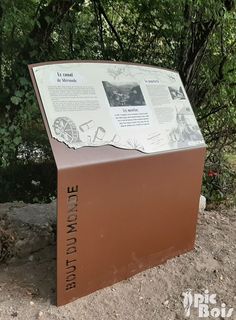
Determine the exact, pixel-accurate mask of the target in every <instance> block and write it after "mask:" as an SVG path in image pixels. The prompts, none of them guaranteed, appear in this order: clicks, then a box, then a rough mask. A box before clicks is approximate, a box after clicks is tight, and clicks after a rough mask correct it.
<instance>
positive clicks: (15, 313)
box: [0, 204, 236, 320]
mask: <svg viewBox="0 0 236 320" xmlns="http://www.w3.org/2000/svg"><path fill="white" fill-rule="evenodd" d="M28 206H31V207H27V205H24V204H14V205H12V204H1V205H0V222H1V221H2V224H0V226H1V227H2V229H4V226H5V229H6V227H8V230H9V232H10V233H11V232H12V233H13V234H14V228H16V224H17V226H18V230H17V231H15V234H14V237H13V238H14V239H15V240H14V239H13V244H14V245H13V246H12V247H10V246H9V251H10V250H12V251H14V250H15V252H14V253H13V254H14V257H13V258H11V259H10V260H9V261H8V263H4V264H1V265H0V319H1V320H8V319H11V320H12V319H13V318H15V319H20V320H28V319H30V320H32V319H41V320H52V319H66V320H98V319H99V320H113V319H114V320H115V319H120V320H141V319H143V320H159V319H160V320H175V319H180V320H182V319H185V314H184V309H183V305H182V300H183V297H182V293H183V292H185V291H186V290H187V289H192V292H193V293H202V292H203V291H204V290H205V289H208V290H209V292H210V293H212V294H217V297H216V300H217V305H212V306H211V305H210V307H211V308H213V307H215V306H218V307H219V306H220V305H221V303H223V302H224V303H225V304H226V308H227V310H228V309H229V308H230V307H234V312H233V314H232V316H231V317H230V318H229V319H236V285H235V278H236V231H235V230H236V215H235V214H236V210H234V209H231V210H227V211H226V210H221V211H218V212H216V211H210V212H205V213H203V214H199V222H198V230H197V241H196V246H195V249H194V250H193V251H192V252H190V253H187V254H184V255H182V256H179V257H176V258H175V259H172V260H169V261H167V262H166V263H165V264H163V265H161V266H159V267H155V268H152V269H149V270H147V271H145V272H142V273H140V274H138V275H136V276H134V277H132V278H130V279H128V280H125V281H122V282H120V283H118V284H116V285H113V286H112V287H109V288H105V289H103V290H100V291H97V292H95V293H93V294H91V295H89V296H87V297H84V298H81V299H78V300H77V301H75V302H73V303H70V304H68V305H66V306H63V307H59V308H57V307H56V306H55V305H54V302H55V279H54V277H55V244H54V238H53V236H52V234H53V232H52V231H53V229H54V222H55V217H53V215H52V216H51V217H50V221H51V223H48V222H47V221H44V222H43V223H42V221H40V227H39V222H37V221H36V222H35V221H28V220H27V219H28V218H27V215H26V217H25V218H24V219H23V220H24V221H23V222H22V221H21V224H19V221H18V222H17V223H16V216H17V215H16V214H15V213H14V212H15V211H14V210H22V211H23V212H26V211H27V210H28V211H29V212H30V210H31V209H32V205H28ZM40 206H45V205H35V207H33V208H34V210H36V209H38V210H39V209H40V208H41V209H42V208H44V209H45V207H40ZM41 209H40V210H41ZM25 210H26V211H25ZM47 210H49V211H51V210H52V208H51V207H50V205H48V207H47ZM6 212H7V215H6ZM4 217H5V218H4ZM7 217H8V222H6V220H7ZM42 219H44V218H42ZM3 221H4V223H3ZM14 223H15V225H14ZM37 224H38V225H37ZM25 228H26V230H27V232H26V231H25ZM27 228H28V229H27ZM42 230H43V232H42ZM37 232H38V233H37ZM19 234H20V236H19ZM27 234H28V236H27ZM33 234H34V235H35V236H33ZM27 237H29V238H30V241H31V242H30V246H29V245H28V246H27V245H26V243H27V241H28V240H29V239H26V238H27ZM40 237H41V238H40ZM20 238H21V239H20ZM25 239H26V240H27V241H26V242H25ZM19 241H21V242H20V243H19ZM16 243H17V245H16ZM197 312H198V310H197V309H194V308H191V315H190V317H189V318H188V319H199V317H198V315H197ZM205 319H214V318H213V317H210V316H209V317H207V318H205ZM215 319H228V318H226V317H224V316H222V317H218V318H215Z"/></svg>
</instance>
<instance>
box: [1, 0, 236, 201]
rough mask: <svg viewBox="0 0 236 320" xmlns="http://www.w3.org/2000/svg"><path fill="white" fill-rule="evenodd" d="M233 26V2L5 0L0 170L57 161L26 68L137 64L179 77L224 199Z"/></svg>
mask: <svg viewBox="0 0 236 320" xmlns="http://www.w3.org/2000/svg"><path fill="white" fill-rule="evenodd" d="M235 21H236V11H235V1H234V0H208V1H205V0H196V1H190V0H176V1H173V0H127V1H123V0H86V1H85V0H29V1H23V0H14V1H13V0H10V1H9V0H2V1H1V3H0V108H1V112H0V144H1V149H0V167H1V168H15V167H17V166H19V165H20V166H21V165H28V164H32V163H36V164H39V163H47V162H48V161H50V160H51V159H52V154H51V151H50V147H49V145H48V141H47V137H46V134H45V130H44V128H43V125H42V119H41V115H40V113H39V110H38V106H37V103H36V101H35V97H34V93H33V90H32V84H31V81H30V79H29V74H28V69H27V65H28V64H30V63H35V62H40V61H49V60H62V59H81V60H83V59H88V60H89V59H107V60H123V61H132V62H139V63H146V64H152V65H157V66H160V67H165V68H171V69H176V70H178V71H179V72H180V75H181V77H182V80H183V82H184V84H185V88H186V90H187V93H188V95H189V98H190V100H191V103H192V105H193V108H194V111H195V113H196V116H197V118H198V120H199V123H200V126H201V129H202V131H203V133H204V137H205V139H206V142H207V144H208V155H207V160H206V170H205V174H204V190H205V193H206V194H207V195H208V197H209V198H210V199H212V200H215V199H224V198H226V197H227V194H228V193H230V192H233V191H234V190H233V189H232V188H233V187H232V186H233V184H234V181H235V174H233V173H230V171H229V169H228V167H227V163H226V160H225V157H224V154H225V152H227V154H231V153H233V152H234V150H235V147H236V145H235V141H236V137H235V136H236V123H235V121H236V120H235V119H236V108H235V105H236V90H235V86H236V72H235V71H236V58H235V57H236V41H235V39H236V23H235ZM4 170H5V169H4ZM6 170H7V169H6ZM209 171H214V172H215V171H216V172H217V173H218V175H217V176H214V177H210V176H208V173H209ZM15 175H16V176H17V175H18V173H17V171H15ZM5 183H6V187H5V188H7V181H5ZM9 183H10V182H9ZM27 199H28V198H27ZM40 199H42V197H41V198H40Z"/></svg>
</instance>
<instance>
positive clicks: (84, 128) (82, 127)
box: [79, 120, 95, 132]
mask: <svg viewBox="0 0 236 320" xmlns="http://www.w3.org/2000/svg"><path fill="white" fill-rule="evenodd" d="M94 126H95V123H94V121H93V120H89V121H86V122H84V123H82V124H81V125H80V126H79V128H80V130H81V131H82V132H86V131H87V130H89V129H91V128H93V127H94Z"/></svg>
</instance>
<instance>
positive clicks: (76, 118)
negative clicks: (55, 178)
mask: <svg viewBox="0 0 236 320" xmlns="http://www.w3.org/2000/svg"><path fill="white" fill-rule="evenodd" d="M33 73H34V76H35V80H36V83H37V86H38V90H39V93H40V97H41V100H42V103H43V105H44V106H45V114H46V118H47V121H48V125H49V129H50V132H51V135H52V137H53V138H55V139H56V140H58V141H60V142H62V143H65V144H66V145H67V146H68V147H69V148H73V149H78V148H81V147H83V146H101V145H108V144H109V145H113V146H115V147H118V148H124V149H137V150H140V151H142V152H145V153H153V152H162V151H168V150H177V149H186V148H193V147H199V146H204V145H205V144H204V140H203V137H202V134H201V132H200V129H199V127H198V124H197V121H196V119H195V116H194V113H193V110H192V108H191V105H190V102H189V100H188V97H187V95H186V92H185V90H184V86H183V84H182V82H181V79H180V76H179V74H178V73H177V72H173V71H169V70H165V69H159V68H155V67H149V66H142V65H132V64H122V63H119V64H116V63H90V62H86V63H81V62H78V63H75V62H72V63H58V64H57V63H54V64H47V65H39V66H37V65H36V66H35V67H33Z"/></svg>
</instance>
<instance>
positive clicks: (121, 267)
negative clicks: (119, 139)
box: [29, 61, 205, 305]
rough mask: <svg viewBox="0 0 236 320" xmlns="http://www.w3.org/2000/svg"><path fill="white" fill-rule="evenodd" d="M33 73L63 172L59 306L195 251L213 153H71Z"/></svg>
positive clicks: (110, 150) (59, 202)
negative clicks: (55, 131) (54, 128)
mask: <svg viewBox="0 0 236 320" xmlns="http://www.w3.org/2000/svg"><path fill="white" fill-rule="evenodd" d="M76 62H78V61H76ZM56 63H58V62H56ZM33 67H34V65H30V66H29V70H30V74H31V78H32V81H33V85H34V88H35V92H36V96H37V99H38V102H39V106H40V109H41V112H42V115H43V119H44V124H45V126H46V129H47V133H48V136H49V140H50V143H51V147H52V150H53V154H54V157H55V161H56V165H57V169H58V176H57V179H58V182H57V183H58V193H57V305H64V304H66V303H68V302H71V301H73V300H75V299H77V298H79V297H82V296H84V295H87V294H89V293H91V292H94V291H95V290H98V289H100V288H104V287H106V286H109V285H111V284H114V283H116V282H118V281H121V280H123V279H126V278H128V277H130V276H132V275H134V274H136V273H138V272H141V271H143V270H145V269H147V268H151V267H153V266H156V265H158V264H160V263H163V262H165V261H166V260H167V259H169V258H171V257H174V256H176V255H179V254H181V253H184V252H186V251H189V250H191V249H192V248H193V246H194V241H195V231H196V221H197V213H198V203H199V196H200V190H201V181H202V172H203V165H204V157H205V147H199V148H193V149H188V150H182V151H175V152H169V153H163V154H144V153H142V152H139V151H135V150H122V149H119V148H115V147H112V146H101V147H84V148H81V149H77V150H74V149H71V148H68V147H67V146H66V145H64V144H63V143H61V142H58V141H57V140H55V139H53V138H52V137H51V134H50V130H49V126H48V123H47V119H46V116H45V111H44V106H43V104H42V101H41V98H40V94H39V90H38V88H37V83H36V81H35V78H34V74H33V71H32V68H33Z"/></svg>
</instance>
